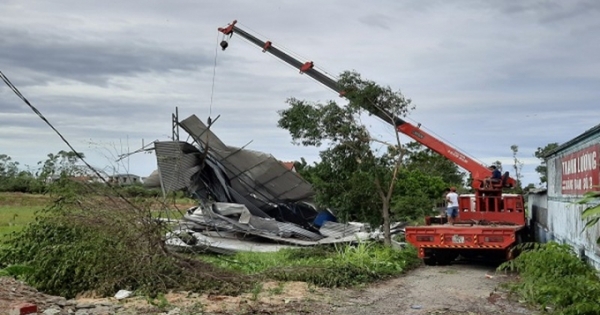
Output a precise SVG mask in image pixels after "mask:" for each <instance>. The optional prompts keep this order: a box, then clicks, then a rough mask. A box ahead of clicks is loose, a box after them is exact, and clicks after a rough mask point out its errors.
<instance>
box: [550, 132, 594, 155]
mask: <svg viewBox="0 0 600 315" xmlns="http://www.w3.org/2000/svg"><path fill="white" fill-rule="evenodd" d="M599 132H600V124H598V125H596V126H594V127H592V128H590V129H588V130H586V131H584V132H583V133H582V134H580V135H579V136H577V137H575V138H573V139H571V140H569V141H567V142H565V143H563V144H561V145H559V146H558V147H556V149H554V150H552V151H550V152H548V154H546V156H544V157H545V158H548V157H550V156H552V155H555V154H557V153H558V152H560V151H562V150H564V149H566V148H568V147H570V146H572V145H574V144H576V143H578V142H580V141H582V140H584V139H586V138H589V137H591V136H592V135H595V134H596V133H599Z"/></svg>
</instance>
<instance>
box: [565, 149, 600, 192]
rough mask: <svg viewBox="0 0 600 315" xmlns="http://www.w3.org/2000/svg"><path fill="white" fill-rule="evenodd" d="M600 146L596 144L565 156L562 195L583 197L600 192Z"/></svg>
mask: <svg viewBox="0 0 600 315" xmlns="http://www.w3.org/2000/svg"><path fill="white" fill-rule="evenodd" d="M599 159H600V144H595V145H592V146H589V147H586V148H584V149H581V150H579V151H577V152H574V153H571V154H569V155H567V156H564V157H563V158H562V159H561V166H562V187H561V188H562V189H561V191H562V194H564V195H583V194H584V193H586V192H587V191H590V190H600V189H598V187H597V186H598V185H600V165H599V164H600V161H599Z"/></svg>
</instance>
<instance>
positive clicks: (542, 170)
mask: <svg viewBox="0 0 600 315" xmlns="http://www.w3.org/2000/svg"><path fill="white" fill-rule="evenodd" d="M556 148H558V143H556V142H552V143H548V144H547V145H546V146H544V147H538V148H537V150H536V151H535V153H534V154H533V155H534V156H535V157H536V158H538V159H540V165H538V166H537V167H536V168H535V171H536V172H538V174H540V184H542V185H545V184H547V182H548V166H547V165H546V155H547V154H548V153H550V152H552V151H553V150H554V149H556Z"/></svg>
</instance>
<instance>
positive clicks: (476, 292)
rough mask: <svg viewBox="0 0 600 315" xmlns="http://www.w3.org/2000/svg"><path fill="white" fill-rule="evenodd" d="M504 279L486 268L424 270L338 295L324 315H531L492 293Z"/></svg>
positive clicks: (464, 265) (459, 267)
mask: <svg viewBox="0 0 600 315" xmlns="http://www.w3.org/2000/svg"><path fill="white" fill-rule="evenodd" d="M490 276H491V277H490ZM507 280H508V278H507V277H506V276H504V275H501V274H496V273H495V268H494V267H490V266H481V265H473V264H464V263H463V264H461V263H457V264H454V265H451V266H436V267H425V266H424V267H421V268H418V269H416V270H414V271H411V272H409V273H408V274H406V275H405V276H402V277H399V278H395V279H392V280H388V281H385V282H382V283H379V284H377V285H374V286H369V287H367V288H365V289H362V290H343V291H338V292H336V293H334V294H332V295H331V296H330V297H328V298H327V299H329V301H328V303H327V304H328V307H326V309H324V310H323V312H322V314H331V315H334V314H335V315H338V314H339V315H341V314H345V315H346V314H347V315H352V314H357V315H358V314H448V315H453V314H470V315H474V314H519V315H523V314H534V312H533V311H531V310H528V309H526V308H525V307H524V306H523V305H520V304H519V303H518V302H515V301H509V300H508V299H507V298H506V294H505V293H503V292H501V291H498V290H496V288H497V287H498V285H499V284H500V283H501V282H503V281H507Z"/></svg>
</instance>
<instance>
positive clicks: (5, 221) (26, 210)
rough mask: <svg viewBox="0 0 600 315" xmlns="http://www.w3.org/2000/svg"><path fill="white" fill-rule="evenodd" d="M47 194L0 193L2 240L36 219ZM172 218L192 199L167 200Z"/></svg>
mask: <svg viewBox="0 0 600 315" xmlns="http://www.w3.org/2000/svg"><path fill="white" fill-rule="evenodd" d="M52 200H53V199H52V197H50V196H47V195H31V194H22V193H0V241H1V240H3V239H4V238H5V237H6V236H7V235H9V234H10V233H12V232H15V231H19V230H21V229H22V228H23V227H25V226H26V225H27V224H28V223H29V222H31V221H33V220H34V219H35V212H36V211H38V210H41V209H43V208H44V207H46V206H48V205H50V204H51V202H52ZM166 202H167V206H168V207H169V208H170V209H171V211H170V213H169V216H170V218H171V219H179V218H180V217H181V216H182V213H183V211H185V210H186V209H187V208H189V207H191V206H193V205H195V204H196V203H195V202H194V200H192V199H177V200H172V199H171V200H167V201H166ZM177 209H179V210H177ZM152 215H153V216H154V217H166V216H167V215H166V212H165V211H160V210H156V211H153V212H152Z"/></svg>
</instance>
